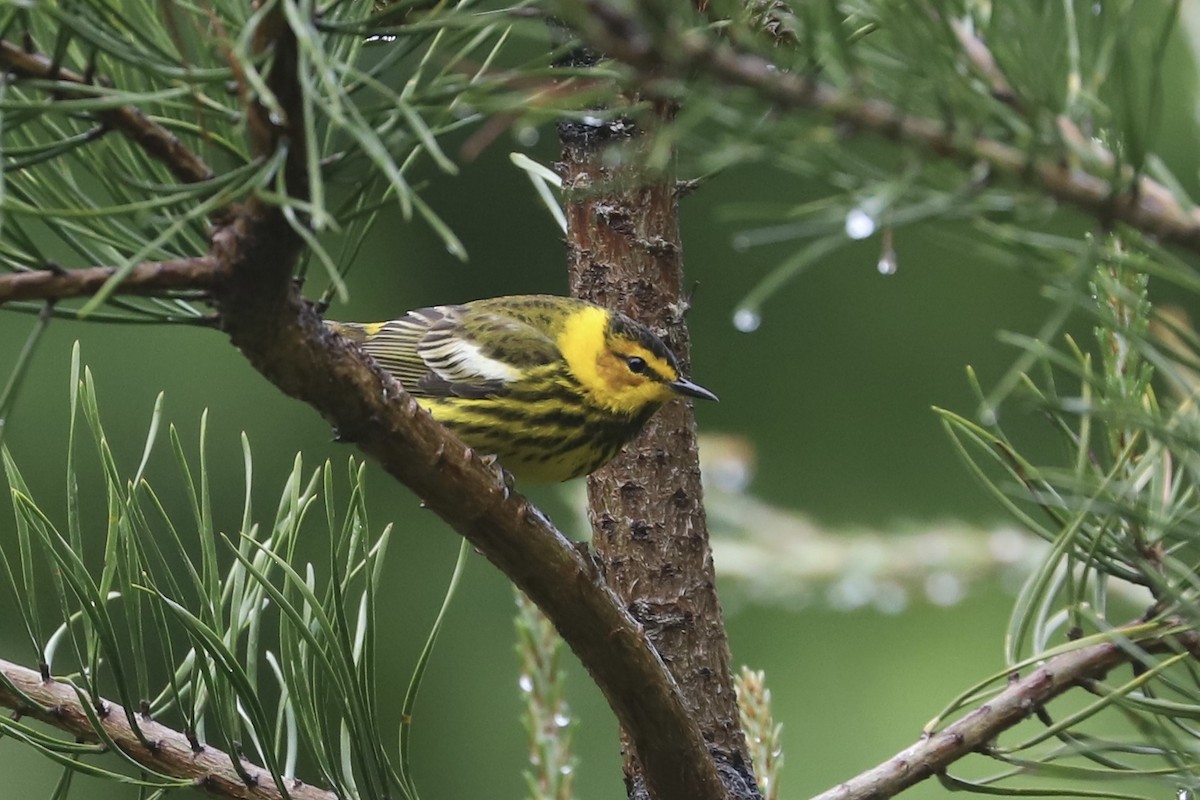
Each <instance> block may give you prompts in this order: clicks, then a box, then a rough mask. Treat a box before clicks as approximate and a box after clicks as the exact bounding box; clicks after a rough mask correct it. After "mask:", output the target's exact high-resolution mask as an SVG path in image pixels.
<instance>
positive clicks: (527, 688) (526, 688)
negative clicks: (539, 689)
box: [517, 675, 533, 693]
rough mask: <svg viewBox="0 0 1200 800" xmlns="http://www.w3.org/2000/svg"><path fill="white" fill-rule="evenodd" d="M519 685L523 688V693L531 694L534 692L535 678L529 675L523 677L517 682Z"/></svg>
mask: <svg viewBox="0 0 1200 800" xmlns="http://www.w3.org/2000/svg"><path fill="white" fill-rule="evenodd" d="M517 685H518V686H520V687H521V691H522V692H525V693H529V692H532V691H533V678H531V677H529V676H528V675H522V676H521V677H520V679H519V680H518V681H517Z"/></svg>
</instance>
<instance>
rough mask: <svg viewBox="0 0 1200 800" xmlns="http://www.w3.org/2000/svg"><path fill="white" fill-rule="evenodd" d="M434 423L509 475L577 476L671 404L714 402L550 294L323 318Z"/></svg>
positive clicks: (621, 324)
mask: <svg viewBox="0 0 1200 800" xmlns="http://www.w3.org/2000/svg"><path fill="white" fill-rule="evenodd" d="M326 324H327V325H328V326H329V327H330V328H331V329H333V330H334V331H336V332H338V333H339V334H341V335H343V336H346V337H347V338H349V339H353V340H354V341H356V342H358V343H359V344H360V345H362V348H363V349H364V350H366V351H367V353H369V354H370V355H371V357H373V358H374V359H375V360H376V361H377V362H379V365H380V366H382V367H383V368H384V369H386V370H387V371H388V372H390V373H392V375H394V376H395V377H396V378H397V379H398V380H399V381H400V382H401V383H402V384H403V385H404V388H405V389H406V390H407V391H408V392H409V394H411V395H413V397H414V398H416V400H417V402H418V403H419V404H420V405H421V406H422V407H423V408H425V409H426V410H427V411H429V413H430V414H432V415H433V418H434V419H436V420H437V421H438V422H440V423H442V424H443V425H445V426H446V427H448V428H450V429H451V430H452V431H454V433H455V434H456V435H458V437H459V438H460V439H462V440H463V441H464V442H465V443H466V444H468V445H469V446H471V447H472V448H474V449H476V450H477V451H479V452H481V453H489V454H493V455H495V456H496V457H497V458H498V459H499V461H500V464H501V465H503V466H504V468H505V469H507V470H508V471H509V472H511V473H512V474H513V475H514V476H516V477H517V478H520V479H522V480H526V481H533V482H539V483H551V482H556V481H565V480H569V479H571V478H576V477H579V476H580V475H586V474H588V473H589V472H592V471H594V470H596V469H598V468H600V467H602V466H603V465H605V464H607V463H608V462H609V461H611V460H612V458H613V456H615V455H616V454H617V452H618V451H620V449H621V448H622V447H623V446H624V445H625V443H626V442H628V441H629V440H630V439H632V438H633V437H634V436H636V435H637V434H638V432H639V431H640V430H641V429H642V427H643V426H644V425H645V424H646V421H647V420H649V419H650V417H651V415H653V414H654V412H655V411H657V410H658V408H659V406H661V405H662V404H663V403H665V402H666V401H668V400H670V399H672V398H673V397H678V396H681V395H682V396H687V397H699V398H703V399H705V400H716V399H717V396H716V395H714V394H713V393H712V392H710V391H708V390H707V389H705V388H703V387H701V386H697V385H696V384H694V383H692V382H691V381H689V380H687V379H686V378H684V377H683V376H682V375H681V374H680V372H679V363H678V362H677V361H676V360H675V356H674V355H673V354H672V353H671V351H670V350H668V349H667V347H666V345H664V344H663V343H662V340H660V339H659V338H658V337H657V336H655V335H654V334H653V333H651V332H650V331H649V330H648V329H647V328H646V327H645V326H643V325H639V324H638V323H636V322H634V321H633V320H631V319H630V318H629V317H627V316H625V315H624V314H620V313H618V312H616V311H610V310H608V309H605V308H601V307H600V306H597V305H595V304H593V303H589V302H587V301H584V300H576V299H573V298H569V297H556V296H553V295H514V296H511V297H492V298H488V299H485V300H475V301H473V302H470V303H463V304H462V305H452V306H433V307H431V308H419V309H416V310H415V311H410V312H408V313H407V314H405V315H404V316H403V317H401V318H400V319H394V320H388V321H387V322H375V323H350V322H327V323H326Z"/></svg>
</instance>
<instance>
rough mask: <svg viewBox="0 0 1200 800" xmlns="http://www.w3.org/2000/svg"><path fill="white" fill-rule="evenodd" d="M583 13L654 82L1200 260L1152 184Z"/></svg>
mask: <svg viewBox="0 0 1200 800" xmlns="http://www.w3.org/2000/svg"><path fill="white" fill-rule="evenodd" d="M578 5H579V8H580V9H581V10H582V13H579V14H576V15H575V17H574V18H573V19H572V20H571V21H572V22H573V23H575V24H576V26H577V28H578V30H579V32H580V34H581V35H582V36H583V38H584V39H585V40H586V41H587V42H588V44H589V45H591V46H593V47H595V48H596V49H598V50H602V51H604V52H605V53H606V54H607V55H609V56H611V57H613V58H616V59H619V60H621V61H624V62H626V63H628V64H631V65H632V66H635V67H637V68H638V69H639V70H642V71H644V72H646V73H647V74H651V75H654V76H656V77H662V76H664V75H666V76H676V77H682V76H685V75H688V74H691V73H694V72H695V71H700V72H705V73H708V74H710V75H714V76H716V77H717V78H718V79H720V80H723V81H725V82H726V83H729V84H732V85H735V86H743V87H746V88H748V89H752V90H754V91H755V92H757V93H758V94H760V95H761V96H762V97H764V98H766V99H767V100H769V101H770V102H772V103H774V104H775V105H776V106H778V107H780V108H792V109H812V110H816V111H821V112H823V113H827V114H829V115H831V116H833V117H835V118H836V119H838V120H840V121H843V122H847V123H850V124H851V125H852V126H854V127H857V128H859V129H862V130H866V131H870V132H872V133H876V134H879V135H881V136H885V137H888V138H891V139H896V140H898V141H902V142H909V143H912V144H916V145H920V146H922V147H924V148H926V149H927V150H929V151H930V152H932V153H933V154H935V155H937V156H940V157H942V158H950V159H969V160H972V161H983V162H985V163H986V164H988V165H989V166H990V167H991V168H992V170H993V172H997V173H1002V174H1005V175H1008V176H1010V177H1013V178H1017V179H1021V180H1026V181H1029V182H1030V183H1033V184H1035V185H1036V186H1037V187H1038V188H1040V189H1041V190H1042V191H1044V192H1046V193H1047V194H1049V195H1050V196H1052V197H1054V198H1055V199H1057V200H1060V201H1062V202H1065V203H1070V204H1071V205H1074V206H1077V207H1078V208H1080V209H1083V210H1084V211H1086V212H1088V213H1090V214H1092V215H1094V216H1095V217H1097V218H1098V219H1100V220H1101V221H1103V222H1105V223H1106V224H1107V223H1109V222H1113V221H1116V222H1122V223H1125V224H1126V225H1129V226H1131V227H1133V228H1136V229H1138V230H1140V231H1142V232H1144V233H1147V234H1151V235H1153V236H1157V237H1158V238H1159V239H1161V240H1162V241H1164V242H1168V243H1172V244H1177V245H1179V246H1181V247H1186V248H1187V249H1189V250H1191V251H1193V252H1195V253H1200V212H1198V211H1189V210H1187V209H1185V208H1184V207H1183V206H1181V205H1180V203H1179V201H1178V200H1177V199H1176V198H1175V197H1174V196H1173V195H1172V194H1171V192H1170V191H1169V190H1168V189H1167V188H1166V187H1164V186H1163V185H1162V184H1160V183H1158V182H1157V181H1154V180H1152V179H1150V178H1147V177H1145V176H1141V175H1137V176H1135V175H1134V174H1133V173H1132V172H1131V171H1129V170H1123V171H1122V172H1121V174H1120V175H1118V176H1101V175H1097V174H1094V173H1091V172H1088V171H1087V170H1085V169H1080V168H1077V167H1072V166H1070V165H1067V164H1064V163H1062V162H1061V161H1059V160H1056V159H1047V158H1041V159H1037V158H1031V157H1030V156H1029V154H1028V153H1026V152H1025V151H1024V150H1022V149H1021V148H1019V147H1016V146H1014V145H1010V144H1006V143H1004V142H1000V141H997V140H995V139H989V138H986V137H982V136H971V135H965V134H961V133H958V132H955V131H954V130H951V129H949V128H947V126H946V124H945V123H944V122H943V121H942V120H935V119H930V118H927V117H918V116H910V115H905V114H904V113H902V112H901V111H900V110H899V109H898V108H897V107H896V106H894V105H892V104H891V103H888V102H885V101H883V100H877V99H873V98H864V97H859V96H857V95H855V94H853V93H852V92H847V91H841V90H839V89H836V88H834V87H832V86H828V85H825V84H822V83H819V82H817V81H814V80H812V79H810V78H806V77H802V76H799V75H796V74H793V73H788V72H783V71H781V70H779V69H777V68H776V67H775V65H774V64H772V63H771V62H770V61H769V60H767V59H765V58H762V57H761V56H757V55H752V54H748V53H744V52H740V51H738V50H737V49H735V48H734V47H733V46H731V45H729V44H728V43H726V42H723V41H720V40H717V39H714V38H712V37H711V36H710V35H709V34H707V33H706V32H697V31H692V32H688V33H685V34H682V35H676V36H675V38H673V39H672V41H671V42H670V44H669V46H660V45H661V43H659V42H657V41H655V39H654V38H653V37H652V36H651V35H650V34H648V33H647V32H645V31H644V30H642V29H641V27H640V26H639V25H638V23H637V20H636V19H634V18H633V17H631V16H629V15H627V14H626V13H624V12H623V11H621V10H619V9H618V8H616V7H615V6H613V5H611V4H609V3H608V2H607V1H606V0H579V4H578ZM1089 149H1090V151H1091V153H1090V155H1091V157H1092V159H1093V160H1094V161H1095V162H1096V163H1098V164H1100V165H1103V164H1105V163H1109V164H1115V163H1117V162H1116V161H1115V159H1113V158H1112V154H1111V153H1109V152H1108V151H1106V150H1103V148H1099V147H1098V146H1097V147H1092V148H1089ZM1114 177H1115V182H1114V180H1113V178H1114Z"/></svg>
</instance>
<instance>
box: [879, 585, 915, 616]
mask: <svg viewBox="0 0 1200 800" xmlns="http://www.w3.org/2000/svg"><path fill="white" fill-rule="evenodd" d="M871 604H872V605H874V606H875V608H876V609H878V610H879V611H882V612H883V613H884V614H899V613H900V612H901V611H903V610H904V609H905V608H907V607H908V592H907V591H905V589H904V587H903V586H901V585H900V584H898V583H892V582H890V581H888V582H884V583H880V584H879V586H878V587H877V588H876V590H875V597H874V598H872V600H871Z"/></svg>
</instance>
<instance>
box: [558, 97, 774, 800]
mask: <svg viewBox="0 0 1200 800" xmlns="http://www.w3.org/2000/svg"><path fill="white" fill-rule="evenodd" d="M651 136H653V133H652V132H647V131H638V130H636V126H635V125H634V123H633V122H631V121H629V120H619V121H617V122H613V123H610V124H608V125H597V124H592V123H586V122H585V123H562V124H560V125H559V139H560V142H561V144H562V160H561V161H560V162H559V172H560V174H561V175H562V178H563V189H564V192H565V194H566V197H567V202H566V204H565V212H566V216H567V254H568V262H569V267H570V278H571V291H572V293H574V294H575V295H576V296H578V297H583V298H585V299H587V300H591V301H592V302H596V303H599V304H600V305H603V306H606V307H608V308H616V309H620V310H621V311H624V312H626V313H628V314H629V315H630V316H632V317H633V318H634V319H637V320H639V321H641V322H643V323H646V324H647V325H649V326H650V328H651V329H652V330H655V331H656V332H658V333H660V334H664V341H665V342H666V343H667V344H668V346H669V347H670V348H671V350H672V352H674V353H675V355H676V356H678V357H679V358H680V360H681V363H682V364H683V365H684V367H685V368H686V365H687V364H688V363H689V362H690V344H689V338H688V331H687V325H686V323H685V321H684V318H683V310H684V309H685V308H686V300H685V299H684V297H683V294H684V289H683V256H682V243H681V240H680V236H679V218H678V216H679V209H678V204H677V200H676V193H675V181H674V180H673V178H672V177H671V176H670V175H650V174H647V172H646V171H645V170H643V169H641V168H640V167H639V166H638V164H639V159H638V158H636V157H633V158H624V159H613V158H612V152H611V148H614V147H615V148H622V147H625V148H628V149H644V148H648V147H649V146H650V145H649V144H648V142H649V141H650V137H651ZM618 163H619V164H622V165H623V166H616V167H614V166H612V165H613V164H618ZM588 500H589V510H588V517H589V521H590V522H591V526H592V530H593V532H594V536H593V544H594V546H595V548H596V555H597V558H599V559H600V560H601V561H602V562H603V564H604V577H605V580H606V581H607V583H608V584H609V586H611V587H612V588H613V590H614V591H615V592H616V593H617V595H618V596H619V597H620V598H621V599H622V601H623V602H624V603H625V604H626V605H627V606H628V607H629V609H630V612H631V613H632V614H633V615H634V617H636V618H637V620H638V621H639V622H640V623H641V625H642V627H643V628H644V629H645V631H646V634H647V636H649V637H650V640H651V641H652V642H653V643H654V647H655V649H656V650H657V651H658V652H659V654H660V655H661V656H662V657H663V660H664V661H665V662H666V663H667V665H668V668H669V669H670V670H671V674H672V675H673V676H674V678H675V680H676V682H677V683H678V684H679V687H680V690H681V692H682V693H683V696H684V699H685V702H686V703H687V706H688V708H689V709H690V710H691V715H692V717H693V718H694V719H695V721H696V723H695V724H698V725H699V727H700V731H701V732H702V734H703V737H704V743H705V744H707V751H706V750H705V749H704V748H703V746H702V747H701V748H699V749H698V750H697V751H696V752H695V753H693V754H692V755H691V756H690V758H691V759H693V760H694V759H703V760H705V761H707V760H709V758H710V756H711V758H713V759H716V762H717V766H718V769H719V773H720V776H721V778H722V779H723V782H724V791H725V793H727V794H728V796H729V797H730V798H741V799H742V800H745V799H746V798H761V795H760V794H759V792H758V790H757V788H756V787H755V785H754V777H753V772H752V769H751V766H750V764H749V753H748V751H747V748H746V739H745V736H744V734H743V733H742V729H741V727H740V725H739V718H738V709H737V697H736V694H735V692H734V687H733V675H732V670H731V668H730V654H729V643H728V641H727V639H726V636H725V623H724V620H723V619H722V614H721V606H720V603H719V602H718V598H717V590H716V577H715V575H714V571H713V561H712V550H711V548H710V546H709V541H708V523H707V519H706V517H705V512H704V503H703V490H702V488H701V485H700V466H699V461H698V455H697V448H696V420H695V416H694V415H693V414H692V410H691V408H690V407H689V406H688V404H687V403H684V402H672V403H669V404H667V405H666V406H665V407H664V408H663V409H661V410H660V411H659V412H657V413H656V414H655V416H654V417H653V418H652V419H651V420H650V422H649V424H647V426H646V428H645V430H643V431H642V433H641V434H640V435H639V436H638V437H637V439H636V440H635V441H633V442H631V443H630V444H628V445H627V446H626V447H625V448H624V449H622V451H621V452H620V453H619V454H618V455H617V456H616V458H614V459H613V461H612V462H611V463H610V464H609V465H608V466H606V467H603V468H601V469H599V470H597V471H596V472H594V473H593V474H592V475H590V476H589V477H588ZM642 734H643V732H641V731H628V730H627V731H623V742H622V743H623V745H624V747H623V749H624V750H625V751H626V752H625V774H626V781H627V784H629V797H630V798H631V799H633V800H641V799H642V798H645V797H646V787H645V786H643V785H641V783H642V780H643V773H644V772H645V763H644V762H645V760H646V755H645V753H644V752H643V751H644V750H645V749H646V748H652V747H654V742H648V741H646V740H645V739H644V737H643V735H642ZM630 744H632V745H633V746H632V748H630V747H629V745H630ZM630 750H632V752H630ZM719 791H720V786H719V785H714V786H711V787H709V788H708V792H709V795H707V796H712V794H714V793H719ZM650 796H651V797H655V796H657V795H655V794H654V793H653V792H652V793H651V795H650ZM694 796H695V797H697V798H699V797H700V796H701V795H698V794H697V795H694Z"/></svg>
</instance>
